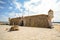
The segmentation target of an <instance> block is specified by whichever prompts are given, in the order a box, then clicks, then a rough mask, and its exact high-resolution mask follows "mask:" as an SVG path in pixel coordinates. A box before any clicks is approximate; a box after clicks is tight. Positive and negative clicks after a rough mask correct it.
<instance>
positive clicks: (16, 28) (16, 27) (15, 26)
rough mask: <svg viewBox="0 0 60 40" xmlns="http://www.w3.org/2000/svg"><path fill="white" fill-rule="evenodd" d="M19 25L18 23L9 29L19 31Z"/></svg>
mask: <svg viewBox="0 0 60 40" xmlns="http://www.w3.org/2000/svg"><path fill="white" fill-rule="evenodd" d="M18 30H19V27H18V26H17V25H14V26H13V27H11V28H10V30H9V31H18Z"/></svg>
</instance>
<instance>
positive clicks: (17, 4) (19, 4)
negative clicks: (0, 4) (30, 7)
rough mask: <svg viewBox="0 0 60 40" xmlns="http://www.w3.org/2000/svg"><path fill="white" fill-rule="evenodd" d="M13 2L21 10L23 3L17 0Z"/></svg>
mask: <svg viewBox="0 0 60 40" xmlns="http://www.w3.org/2000/svg"><path fill="white" fill-rule="evenodd" d="M13 3H14V4H15V6H16V9H19V10H20V9H21V6H22V4H21V3H19V2H17V1H16V0H14V1H13Z"/></svg>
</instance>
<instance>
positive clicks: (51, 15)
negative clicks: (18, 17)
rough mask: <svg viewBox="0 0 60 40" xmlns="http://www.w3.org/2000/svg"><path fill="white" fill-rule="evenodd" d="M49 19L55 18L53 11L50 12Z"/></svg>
mask: <svg viewBox="0 0 60 40" xmlns="http://www.w3.org/2000/svg"><path fill="white" fill-rule="evenodd" d="M48 17H49V18H50V19H52V18H53V17H54V16H53V10H51V9H50V10H49V11H48Z"/></svg>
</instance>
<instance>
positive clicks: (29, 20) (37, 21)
mask: <svg viewBox="0 0 60 40" xmlns="http://www.w3.org/2000/svg"><path fill="white" fill-rule="evenodd" d="M52 18H53V11H52V10H51V9H50V10H49V11H48V15H45V14H40V15H35V16H26V17H23V18H21V17H20V18H12V19H9V22H10V24H11V25H13V24H14V25H20V26H28V27H29V26H30V27H51V25H52V23H51V20H52Z"/></svg>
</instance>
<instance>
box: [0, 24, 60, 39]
mask: <svg viewBox="0 0 60 40" xmlns="http://www.w3.org/2000/svg"><path fill="white" fill-rule="evenodd" d="M57 26H58V27H57ZM59 26H60V25H58V24H54V26H53V27H54V28H53V29H49V28H36V27H21V26H19V31H11V32H8V30H9V29H10V27H11V26H9V25H0V40H60V30H59V29H60V27H59Z"/></svg>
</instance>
